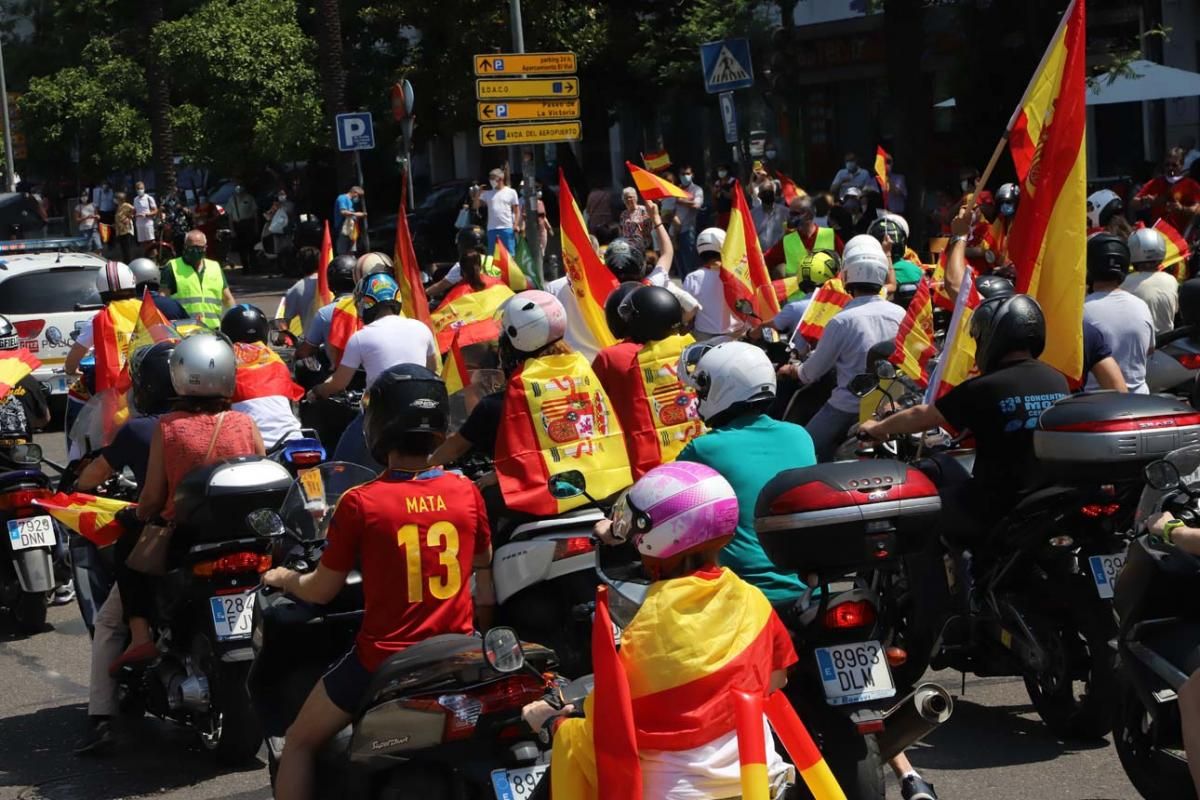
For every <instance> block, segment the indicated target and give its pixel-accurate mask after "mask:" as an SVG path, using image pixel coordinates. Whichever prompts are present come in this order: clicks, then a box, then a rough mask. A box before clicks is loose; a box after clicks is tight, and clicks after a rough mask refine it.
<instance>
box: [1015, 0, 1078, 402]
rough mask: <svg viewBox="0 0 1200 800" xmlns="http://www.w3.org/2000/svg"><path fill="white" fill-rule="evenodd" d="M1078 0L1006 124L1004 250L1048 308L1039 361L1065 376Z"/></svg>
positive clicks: (1072, 347)
mask: <svg viewBox="0 0 1200 800" xmlns="http://www.w3.org/2000/svg"><path fill="white" fill-rule="evenodd" d="M1085 38H1086V37H1085V27H1084V0H1072V2H1071V5H1070V6H1068V7H1067V11H1066V13H1064V14H1063V19H1062V23H1061V24H1060V25H1059V26H1058V30H1057V31H1056V32H1055V34H1054V38H1053V40H1051V42H1050V47H1049V48H1048V49H1047V50H1046V55H1045V56H1044V57H1043V59H1042V63H1041V65H1040V66H1039V68H1038V71H1037V72H1036V73H1035V74H1034V76H1033V81H1032V82H1031V83H1030V84H1029V88H1027V89H1026V90H1025V97H1024V98H1022V100H1021V103H1020V105H1019V106H1018V107H1017V110H1016V112H1015V113H1014V114H1013V117H1012V120H1011V121H1010V122H1009V126H1008V139H1009V146H1010V148H1011V150H1012V156H1013V161H1014V162H1015V163H1016V166H1017V175H1018V177H1019V178H1020V182H1021V205H1020V206H1019V207H1018V208H1017V217H1016V219H1015V220H1014V221H1013V227H1012V233H1011V234H1010V235H1009V240H1008V253H1009V256H1010V258H1011V259H1012V262H1013V264H1014V265H1015V266H1016V268H1017V291H1019V292H1024V293H1025V294H1028V295H1030V296H1031V297H1033V298H1034V299H1035V300H1037V301H1038V304H1039V305H1041V307H1042V311H1043V312H1044V313H1045V315H1046V350H1045V352H1044V353H1042V360H1043V361H1045V362H1046V363H1047V364H1050V365H1051V366H1053V367H1055V368H1056V369H1058V370H1059V371H1061V372H1062V373H1063V374H1064V375H1066V376H1067V377H1068V378H1079V377H1080V373H1081V372H1082V371H1083V296H1084V293H1085V286H1086V251H1087V244H1086V243H1087V167H1086V159H1085V147H1084V141H1085V134H1086V120H1087V116H1086V112H1087V109H1086V107H1085V105H1084V99H1085V93H1086V88H1087V84H1086V72H1085V71H1086V67H1087V63H1086V53H1085Z"/></svg>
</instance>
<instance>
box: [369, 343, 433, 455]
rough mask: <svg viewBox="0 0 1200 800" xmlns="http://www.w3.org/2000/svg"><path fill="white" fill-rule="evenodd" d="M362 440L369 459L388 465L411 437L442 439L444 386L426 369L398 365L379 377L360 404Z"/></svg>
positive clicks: (416, 366)
mask: <svg viewBox="0 0 1200 800" xmlns="http://www.w3.org/2000/svg"><path fill="white" fill-rule="evenodd" d="M363 405H364V406H365V407H366V410H365V411H364V412H363V438H365V439H366V442H367V447H368V449H370V451H371V457H372V458H374V459H375V460H376V461H378V462H379V463H381V464H386V463H387V456H388V453H389V452H391V451H392V450H396V449H404V448H403V443H404V441H405V439H406V438H407V437H409V436H411V435H412V434H427V435H429V434H432V435H436V436H439V437H440V436H444V435H445V433H446V425H447V423H448V412H449V406H450V401H449V399H448V398H447V396H446V384H445V382H444V381H442V379H441V378H439V377H438V376H437V375H435V374H434V373H433V372H431V371H429V370H428V369H426V368H425V367H422V366H419V365H417V364H397V365H396V366H394V367H389V368H388V369H386V370H384V371H383V372H381V373H380V374H379V377H378V378H376V379H375V382H374V383H372V384H371V388H370V389H368V390H367V397H366V401H365V402H364V403H363Z"/></svg>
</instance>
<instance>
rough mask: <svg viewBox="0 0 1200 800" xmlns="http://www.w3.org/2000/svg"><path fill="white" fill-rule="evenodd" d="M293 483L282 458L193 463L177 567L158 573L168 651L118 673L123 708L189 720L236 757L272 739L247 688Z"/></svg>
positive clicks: (160, 624) (178, 522) (178, 531)
mask: <svg viewBox="0 0 1200 800" xmlns="http://www.w3.org/2000/svg"><path fill="white" fill-rule="evenodd" d="M291 486H292V477H291V475H290V474H289V473H288V471H287V470H286V469H285V468H284V467H282V466H281V465H279V464H277V463H275V462H274V461H271V460H269V459H266V458H261V457H258V456H243V457H239V458H231V459H226V460H224V461H221V462H218V463H216V464H212V465H209V466H206V467H201V468H199V469H196V470H193V471H192V472H191V473H189V474H188V475H187V476H185V477H184V479H183V480H182V481H181V482H180V484H179V487H178V488H177V490H176V492H175V531H174V534H173V535H172V539H171V551H172V552H171V556H170V559H169V562H168V570H167V574H166V575H165V576H163V577H161V578H156V579H154V582H155V606H154V611H153V615H152V620H151V621H152V624H153V627H154V629H155V631H156V635H157V644H158V651H159V655H158V657H157V658H156V659H155V660H154V661H152V662H150V663H148V664H143V665H126V666H124V667H122V669H121V670H120V672H119V673H118V674H117V683H118V697H119V700H120V703H121V707H122V709H124V710H126V711H132V712H134V713H141V712H143V711H148V712H150V713H151V714H153V715H155V716H157V717H161V718H163V719H169V720H172V721H174V722H178V723H181V724H184V725H186V726H188V727H190V728H192V729H194V730H195V731H197V733H199V735H200V741H201V743H202V744H203V746H204V748H205V749H206V750H208V751H210V752H212V753H213V755H214V756H215V757H216V758H217V759H218V760H220V761H221V762H223V763H226V764H241V763H245V762H247V761H249V760H250V759H252V758H254V756H255V754H257V752H258V748H259V746H260V745H261V743H262V734H261V733H260V729H259V725H258V720H257V719H256V717H255V715H254V712H253V710H252V708H251V705H250V698H249V696H248V695H247V693H246V675H247V672H248V671H249V668H250V662H251V660H252V659H253V657H254V653H253V651H252V650H251V647H250V635H251V624H252V621H253V618H254V592H255V590H256V589H257V588H258V586H259V583H260V580H261V577H262V573H264V572H266V571H267V570H268V569H270V567H271V548H272V546H273V544H274V543H275V541H276V536H277V531H275V529H274V527H273V526H272V525H271V524H270V523H271V521H272V518H277V517H275V514H274V513H273V512H271V513H269V514H267V515H264V514H262V513H261V512H260V509H263V508H268V509H271V508H278V507H279V506H280V504H281V503H282V502H283V500H284V498H285V497H286V496H287V492H288V490H289V489H290V488H291Z"/></svg>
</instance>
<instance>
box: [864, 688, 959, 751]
mask: <svg viewBox="0 0 1200 800" xmlns="http://www.w3.org/2000/svg"><path fill="white" fill-rule="evenodd" d="M953 712H954V698H952V697H951V696H950V693H949V692H947V691H946V690H945V689H943V688H942V687H941V686H938V685H937V684H936V683H922V684H921V685H920V686H918V687H917V688H916V689H915V690H914V691H913V693H912V694H910V695H909V696H908V697H906V698H904V699H903V700H901V701H900V702H899V703H897V704H896V705H894V706H893V707H892V708H891V710H890V711H888V712H887V713H886V714H884V715H883V733H879V734H876V736H875V740H876V741H877V742H878V743H879V756H880V758H882V759H883V760H885V761H887V760H889V759H891V758H893V757H895V756H896V755H898V754H900V753H903V752H904V751H905V750H907V749H908V748H909V747H911V746H912V745H914V744H916V743H917V742H919V741H921V740H922V739H924V738H925V737H926V736H928V735H929V734H931V733H933V731H934V729H936V728H937V727H938V726H939V725H941V724H942V723H943V722H945V721H946V720H948V719H950V715H951V714H952V713H953Z"/></svg>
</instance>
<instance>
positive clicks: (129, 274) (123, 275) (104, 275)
mask: <svg viewBox="0 0 1200 800" xmlns="http://www.w3.org/2000/svg"><path fill="white" fill-rule="evenodd" d="M136 288H137V281H136V280H134V278H133V270H131V269H130V268H129V267H127V266H126V265H125V264H122V263H121V262H120V261H106V262H104V267H103V268H101V269H99V270H97V271H96V291H97V292H99V293H100V294H101V295H105V294H110V293H112V292H120V291H126V290H130V289H136Z"/></svg>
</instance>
